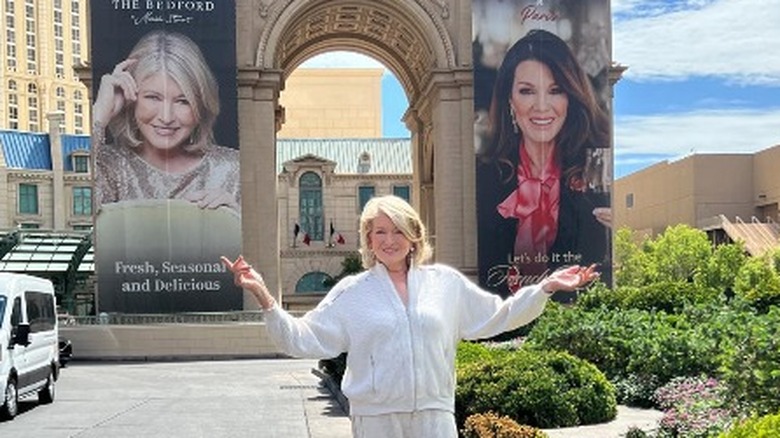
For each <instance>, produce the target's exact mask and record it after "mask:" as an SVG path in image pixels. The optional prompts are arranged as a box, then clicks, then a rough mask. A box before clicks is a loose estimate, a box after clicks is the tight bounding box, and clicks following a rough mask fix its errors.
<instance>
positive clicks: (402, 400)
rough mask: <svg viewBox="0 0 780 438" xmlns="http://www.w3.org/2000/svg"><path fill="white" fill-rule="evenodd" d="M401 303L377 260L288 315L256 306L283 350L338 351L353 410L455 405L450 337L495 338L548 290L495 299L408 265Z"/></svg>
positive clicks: (441, 271)
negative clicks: (303, 309)
mask: <svg viewBox="0 0 780 438" xmlns="http://www.w3.org/2000/svg"><path fill="white" fill-rule="evenodd" d="M407 289H408V291H409V304H408V306H404V304H403V303H402V302H401V299H400V297H399V296H398V294H397V293H396V291H395V287H394V286H393V283H392V281H391V280H390V276H389V275H388V273H387V270H386V269H385V267H384V266H383V265H382V264H377V266H375V267H374V268H372V269H371V270H369V271H366V272H362V273H360V274H357V275H353V276H351V277H347V278H345V279H343V280H342V281H340V282H339V283H338V284H337V285H336V286H335V287H334V288H333V289H332V290H331V291H330V292H329V293H328V295H327V296H326V297H325V298H324V299H323V300H322V301H321V302H320V304H319V305H318V306H317V308H315V309H314V310H312V311H310V312H308V313H306V315H304V316H303V317H301V318H293V317H292V316H290V315H289V314H288V313H287V312H285V311H284V310H282V309H280V308H279V306H274V308H272V309H271V310H269V311H267V312H266V326H267V329H268V333H269V334H270V335H271V337H272V339H274V341H275V342H276V343H277V344H278V345H279V347H280V348H282V349H283V350H284V351H286V352H287V353H288V354H290V355H292V356H298V357H307V358H331V357H335V356H338V355H339V354H340V353H342V352H345V351H346V352H348V356H347V370H346V372H345V374H344V379H343V381H342V384H341V386H342V391H343V393H344V395H346V396H347V398H348V399H349V402H350V410H351V413H352V414H353V415H379V414H387V413H397V412H412V411H417V410H423V409H441V410H446V411H450V412H453V411H454V407H455V350H456V347H457V344H458V341H459V340H460V339H481V338H487V337H491V336H495V335H497V334H499V333H502V332H504V331H507V330H512V329H514V328H517V327H519V326H521V325H524V324H527V323H529V322H531V321H532V320H534V319H535V318H536V317H538V316H539V315H540V314H541V313H542V310H543V309H544V305H545V303H546V302H547V298H548V296H549V295H548V294H547V293H545V292H544V291H543V290H542V289H541V287H539V286H538V285H533V286H528V287H525V288H523V289H521V290H520V291H518V292H517V293H516V294H515V295H513V296H512V297H510V298H508V299H507V300H502V299H501V297H499V296H497V295H495V294H492V293H489V292H486V291H483V290H482V289H480V288H479V287H478V286H477V285H475V284H474V283H472V282H471V281H470V280H468V279H467V278H466V277H465V276H463V275H462V274H461V273H460V272H458V271H456V270H455V269H453V268H450V267H447V266H444V265H425V266H421V267H418V268H413V269H410V271H409V274H408V283H407Z"/></svg>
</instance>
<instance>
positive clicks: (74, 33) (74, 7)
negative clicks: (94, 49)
mask: <svg viewBox="0 0 780 438" xmlns="http://www.w3.org/2000/svg"><path fill="white" fill-rule="evenodd" d="M80 4H81V1H79V0H73V1H71V2H70V40H71V53H72V54H73V59H72V61H73V65H79V64H81V11H80V10H79V6H80Z"/></svg>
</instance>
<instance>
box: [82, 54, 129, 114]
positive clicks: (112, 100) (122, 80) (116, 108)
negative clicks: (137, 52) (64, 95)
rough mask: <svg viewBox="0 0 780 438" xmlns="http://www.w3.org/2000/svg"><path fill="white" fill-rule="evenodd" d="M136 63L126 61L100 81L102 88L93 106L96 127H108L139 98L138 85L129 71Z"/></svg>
mask: <svg viewBox="0 0 780 438" xmlns="http://www.w3.org/2000/svg"><path fill="white" fill-rule="evenodd" d="M136 62H137V60H135V59H126V60H124V61H122V62H120V63H119V64H117V65H116V67H114V71H113V72H111V73H110V74H106V75H103V77H102V78H101V79H100V88H98V92H97V97H96V98H95V103H94V104H93V105H92V120H93V121H94V123H95V124H96V125H99V126H104V127H105V126H107V125H108V123H109V122H110V121H111V119H113V118H114V117H115V116H116V115H117V114H119V112H120V111H121V110H122V108H123V107H124V106H125V105H126V104H127V103H129V102H134V101H135V100H136V99H137V98H138V84H137V83H136V82H135V79H134V78H133V75H131V74H130V72H129V71H127V69H129V68H130V67H132V66H133V65H134V64H135V63H136Z"/></svg>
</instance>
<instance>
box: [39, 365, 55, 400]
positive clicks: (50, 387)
mask: <svg viewBox="0 0 780 438" xmlns="http://www.w3.org/2000/svg"><path fill="white" fill-rule="evenodd" d="M53 401H54V372H53V371H50V372H49V377H47V378H46V386H44V387H43V388H42V389H41V390H40V391H38V402H40V404H42V405H46V404H49V403H51V402H53Z"/></svg>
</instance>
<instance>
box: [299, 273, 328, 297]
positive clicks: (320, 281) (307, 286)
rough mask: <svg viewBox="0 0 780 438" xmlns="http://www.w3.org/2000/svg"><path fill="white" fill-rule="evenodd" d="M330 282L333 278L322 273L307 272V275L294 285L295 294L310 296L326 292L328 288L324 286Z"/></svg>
mask: <svg viewBox="0 0 780 438" xmlns="http://www.w3.org/2000/svg"><path fill="white" fill-rule="evenodd" d="M332 280H333V277H331V276H330V275H328V274H326V273H324V272H320V271H314V272H309V273H308V274H306V275H304V276H303V277H301V279H300V280H298V283H296V284H295V293H296V294H311V293H324V292H327V291H328V289H330V287H329V286H326V284H328V283H329V282H330V281H332Z"/></svg>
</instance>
